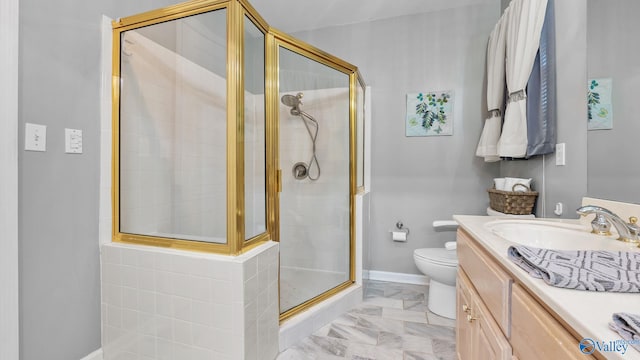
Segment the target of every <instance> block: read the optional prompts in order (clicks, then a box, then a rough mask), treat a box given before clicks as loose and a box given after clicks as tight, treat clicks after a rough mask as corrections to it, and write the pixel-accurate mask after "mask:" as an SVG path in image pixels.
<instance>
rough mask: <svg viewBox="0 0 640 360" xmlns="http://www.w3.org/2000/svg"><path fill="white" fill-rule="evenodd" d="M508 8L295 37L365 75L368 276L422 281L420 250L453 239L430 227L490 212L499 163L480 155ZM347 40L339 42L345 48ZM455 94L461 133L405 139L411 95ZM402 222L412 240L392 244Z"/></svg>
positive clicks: (487, 8)
mask: <svg viewBox="0 0 640 360" xmlns="http://www.w3.org/2000/svg"><path fill="white" fill-rule="evenodd" d="M499 15H500V2H499V1H496V2H495V4H492V5H482V6H472V7H464V8H458V9H451V10H446V11H441V12H437V13H428V14H420V15H413V16H404V17H399V18H393V19H386V20H379V21H374V22H368V23H361V24H354V25H347V26H339V27H332V28H325V29H320V30H314V31H309V32H300V33H295V34H293V35H294V36H296V37H298V38H299V39H301V40H304V41H307V42H309V43H311V44H313V45H314V46H317V47H319V48H321V49H323V50H325V51H327V52H329V53H331V54H334V55H336V56H338V57H340V58H342V59H344V60H346V61H349V62H351V63H352V64H355V65H357V66H358V67H359V69H360V71H361V73H362V74H363V77H364V79H365V81H366V83H367V85H368V86H371V88H372V93H371V103H372V124H371V127H372V128H371V131H372V134H371V136H372V140H371V141H372V143H371V146H372V151H371V152H372V154H371V158H372V164H371V170H372V184H371V190H372V193H371V214H370V224H371V227H370V229H369V234H368V235H369V236H368V239H367V241H368V242H369V243H368V244H367V246H366V252H367V253H368V254H369V258H368V259H367V260H368V265H369V267H368V269H370V270H378V271H389V272H399V273H415V274H419V271H418V269H417V268H416V267H415V265H414V261H413V255H412V253H413V250H414V249H416V248H421V247H428V246H442V244H443V243H444V242H445V241H447V240H452V239H454V233H453V232H449V233H436V232H435V231H434V230H433V228H432V226H431V223H432V221H433V220H437V219H450V218H451V216H452V215H453V214H485V209H486V207H487V205H488V197H487V193H486V189H487V187H488V186H489V184H491V179H492V178H493V177H496V176H497V175H498V171H499V165H497V164H485V163H484V162H483V160H482V159H480V158H477V157H475V156H474V154H475V148H476V145H477V141H478V138H479V136H480V131H481V126H482V125H483V123H484V119H483V116H484V115H483V114H484V113H485V112H486V111H485V110H486V103H485V100H484V90H483V88H484V86H485V85H484V84H485V78H484V76H485V75H484V74H485V54H486V44H487V38H488V35H489V33H490V32H491V29H492V28H493V26H494V25H495V23H496V21H497V19H498V17H499ZM337 39H339V41H338V40H337ZM425 90H454V92H455V100H454V101H455V104H456V105H455V110H454V119H455V120H454V124H455V125H454V135H453V136H440V137H405V128H404V121H405V120H404V118H405V113H406V94H407V93H410V92H417V91H425ZM397 220H402V221H403V222H404V224H405V226H407V227H409V228H410V230H411V233H410V235H409V241H408V242H407V243H394V242H393V241H392V240H391V235H390V234H389V230H392V229H393V228H394V225H395V223H396V221H397Z"/></svg>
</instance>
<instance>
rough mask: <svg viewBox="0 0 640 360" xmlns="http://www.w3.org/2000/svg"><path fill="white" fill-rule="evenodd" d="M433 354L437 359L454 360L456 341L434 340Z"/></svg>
mask: <svg viewBox="0 0 640 360" xmlns="http://www.w3.org/2000/svg"><path fill="white" fill-rule="evenodd" d="M431 345H432V346H433V354H434V355H435V356H436V358H437V359H441V360H454V359H455V358H456V343H455V338H454V339H433V340H431Z"/></svg>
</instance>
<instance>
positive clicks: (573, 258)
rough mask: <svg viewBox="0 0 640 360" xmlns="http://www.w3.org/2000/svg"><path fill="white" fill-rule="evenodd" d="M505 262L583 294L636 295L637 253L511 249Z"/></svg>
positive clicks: (639, 268) (638, 287) (639, 258)
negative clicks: (601, 292)
mask: <svg viewBox="0 0 640 360" xmlns="http://www.w3.org/2000/svg"><path fill="white" fill-rule="evenodd" d="M508 255H509V259H511V261H513V262H514V263H515V264H516V265H518V266H519V267H521V268H522V269H524V270H525V271H527V272H528V273H529V274H530V275H531V276H533V277H536V278H542V279H543V280H544V281H545V282H546V283H547V284H549V285H552V286H557V287H562V288H567V289H576V290H587V291H612V292H628V293H637V292H640V252H638V251H635V252H634V251H618V252H613V251H596V250H549V249H539V248H534V247H528V246H511V247H509V250H508Z"/></svg>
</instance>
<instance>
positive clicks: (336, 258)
mask: <svg viewBox="0 0 640 360" xmlns="http://www.w3.org/2000/svg"><path fill="white" fill-rule="evenodd" d="M113 25H114V52H113V56H114V65H113V73H114V76H113V80H114V81H113V91H114V93H113V95H114V96H113V99H114V102H113V114H114V115H113V116H114V127H113V129H114V131H113V144H114V153H113V155H114V156H113V161H114V164H113V184H114V193H113V213H114V221H113V240H114V241H116V242H125V243H135V244H143V245H151V246H161V247H165V248H166V247H169V248H178V249H188V250H196V251H206V252H215V253H222V254H227V255H238V254H241V253H243V252H246V251H247V250H249V249H252V248H254V247H257V246H260V245H261V244H263V243H265V242H266V241H269V240H273V241H279V242H280V269H279V274H280V314H281V316H280V318H281V320H284V319H286V318H288V317H290V316H291V315H293V314H296V313H298V312H300V311H302V310H304V309H306V308H307V307H309V306H310V305H312V304H315V303H317V302H319V301H322V300H323V299H325V298H327V297H329V296H331V295H332V294H334V293H336V292H339V291H341V290H342V289H344V288H346V287H348V286H349V285H351V284H352V283H353V281H354V277H355V275H354V266H355V265H354V260H353V259H354V256H355V255H354V247H355V243H354V241H355V210H354V206H355V205H354V201H355V200H354V199H355V194H356V191H357V186H358V185H359V184H360V183H361V178H362V175H361V172H362V163H363V154H362V150H363V147H362V136H363V132H362V108H363V99H364V98H363V90H364V86H363V82H362V79H361V78H360V76H359V73H358V72H357V68H356V67H355V66H353V65H351V64H349V63H346V62H344V61H342V60H340V59H338V58H336V57H334V56H332V55H330V54H327V53H325V52H323V51H321V50H319V49H317V48H315V47H313V46H311V45H308V44H306V43H303V42H301V41H299V40H297V39H295V38H293V37H290V36H289V35H287V34H284V33H281V32H279V31H277V30H275V29H273V28H270V27H269V26H268V24H267V23H266V22H265V21H264V20H263V19H262V18H261V17H260V16H259V14H257V13H256V12H255V10H254V9H253V8H252V7H251V5H250V4H249V3H248V2H246V1H244V0H217V1H216V0H210V1H202V0H197V1H191V2H187V3H184V4H179V5H174V6H172V7H169V8H164V9H159V10H155V11H152V12H149V13H144V14H139V15H135V16H132V17H128V18H123V19H120V20H119V21H117V22H114V24H113ZM264 271H266V270H264Z"/></svg>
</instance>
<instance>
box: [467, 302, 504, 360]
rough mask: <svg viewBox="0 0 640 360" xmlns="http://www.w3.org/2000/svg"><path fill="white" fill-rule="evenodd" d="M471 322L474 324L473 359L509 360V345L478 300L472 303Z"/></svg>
mask: <svg viewBox="0 0 640 360" xmlns="http://www.w3.org/2000/svg"><path fill="white" fill-rule="evenodd" d="M473 322H474V323H475V329H474V330H475V331H474V332H475V334H474V335H475V339H474V340H475V342H474V346H473V353H474V354H473V355H474V357H473V359H477V360H510V359H511V345H510V344H509V342H508V341H507V339H506V338H505V337H504V335H503V334H502V331H501V330H500V327H498V324H497V323H496V322H495V321H494V320H493V318H492V317H491V315H490V314H489V311H488V309H487V308H486V307H485V306H484V304H482V303H481V302H480V299H477V300H476V301H475V302H474V314H473Z"/></svg>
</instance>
